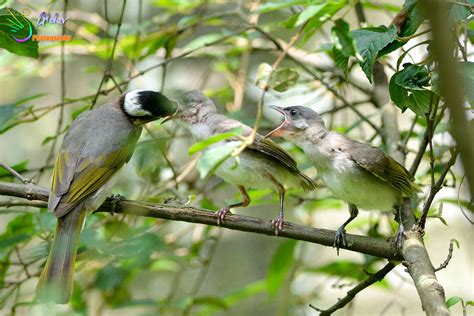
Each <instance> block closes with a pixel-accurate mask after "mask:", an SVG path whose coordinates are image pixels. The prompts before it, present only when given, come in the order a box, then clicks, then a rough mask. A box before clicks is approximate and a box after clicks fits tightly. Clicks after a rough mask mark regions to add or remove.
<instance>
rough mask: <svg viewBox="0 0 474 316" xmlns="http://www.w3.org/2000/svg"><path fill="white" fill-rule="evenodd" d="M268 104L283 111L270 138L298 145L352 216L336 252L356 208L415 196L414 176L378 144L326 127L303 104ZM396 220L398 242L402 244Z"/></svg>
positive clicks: (388, 206)
mask: <svg viewBox="0 0 474 316" xmlns="http://www.w3.org/2000/svg"><path fill="white" fill-rule="evenodd" d="M271 108H273V109H275V110H276V111H278V112H280V113H282V114H283V115H284V120H283V122H282V123H281V124H280V125H279V126H278V127H277V128H275V129H274V130H273V131H271V132H270V133H268V134H267V136H266V137H269V136H282V137H283V138H285V139H287V140H289V141H291V142H293V143H294V144H296V145H297V146H298V147H300V148H302V149H303V150H304V152H305V153H306V155H307V156H308V157H309V159H310V160H311V161H312V162H313V164H314V166H315V167H316V169H317V171H318V175H319V176H320V177H321V179H322V180H323V182H324V183H325V184H326V186H327V187H328V188H329V189H330V190H331V191H332V193H333V194H334V195H335V196H336V197H337V198H339V199H341V200H344V201H346V202H348V204H349V211H350V217H349V219H348V220H347V221H346V222H345V223H344V224H342V225H341V226H340V227H339V229H338V230H337V233H336V238H335V240H334V246H335V247H336V248H337V250H338V252H339V247H340V246H341V245H344V246H347V241H346V233H345V227H346V225H347V224H349V223H350V222H351V221H352V220H353V219H354V218H356V216H357V214H358V208H361V209H366V210H381V211H392V210H394V209H397V208H398V207H399V206H400V202H401V200H402V197H403V196H409V197H411V196H413V195H415V193H416V192H418V191H419V188H418V187H417V185H416V184H415V183H413V177H412V175H411V174H410V173H409V172H408V171H407V170H406V169H405V168H404V167H403V166H402V165H401V164H399V163H398V162H397V161H395V160H394V159H393V158H392V157H390V156H388V155H386V154H385V153H384V152H383V151H382V150H380V149H379V148H377V147H374V146H371V145H369V144H366V143H361V142H358V141H355V140H352V139H350V138H348V137H347V136H345V135H342V134H339V133H337V132H333V131H329V130H328V129H327V128H326V126H325V124H324V121H323V120H322V118H321V117H320V116H319V115H318V113H316V112H315V111H313V110H311V109H310V108H307V107H302V106H289V107H286V108H280V107H276V106H271ZM402 236H403V225H402V223H401V221H400V226H399V231H398V233H397V235H396V241H397V244H398V246H400V242H401V240H402V239H401V237H402Z"/></svg>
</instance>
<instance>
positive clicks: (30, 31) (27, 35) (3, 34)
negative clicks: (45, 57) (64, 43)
mask: <svg viewBox="0 0 474 316" xmlns="http://www.w3.org/2000/svg"><path fill="white" fill-rule="evenodd" d="M36 33H37V32H36V29H35V27H34V24H33V23H31V22H30V21H29V20H28V19H27V18H26V17H25V16H24V15H22V14H21V13H20V12H18V11H16V10H14V9H10V8H7V7H5V8H2V9H0V47H2V48H5V49H6V50H8V51H9V52H11V53H13V54H16V55H21V56H27V57H33V58H38V56H39V54H38V42H36V41H33V39H32V36H33V35H34V34H36ZM15 38H16V39H15Z"/></svg>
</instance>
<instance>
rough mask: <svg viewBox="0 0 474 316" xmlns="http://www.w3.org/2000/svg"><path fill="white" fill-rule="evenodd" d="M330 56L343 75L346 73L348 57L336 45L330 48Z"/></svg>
mask: <svg viewBox="0 0 474 316" xmlns="http://www.w3.org/2000/svg"><path fill="white" fill-rule="evenodd" d="M332 57H333V59H334V62H335V63H336V66H337V67H338V68H339V69H341V71H342V72H343V73H344V75H347V70H348V69H349V57H347V56H345V55H344V53H343V52H342V51H341V50H339V49H337V48H336V47H333V49H332Z"/></svg>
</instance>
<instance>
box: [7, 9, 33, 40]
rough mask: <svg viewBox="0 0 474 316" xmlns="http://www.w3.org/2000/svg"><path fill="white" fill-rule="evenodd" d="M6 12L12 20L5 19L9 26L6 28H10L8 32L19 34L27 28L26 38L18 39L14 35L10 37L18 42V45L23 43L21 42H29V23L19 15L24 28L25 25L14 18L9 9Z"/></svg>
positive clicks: (30, 34)
mask: <svg viewBox="0 0 474 316" xmlns="http://www.w3.org/2000/svg"><path fill="white" fill-rule="evenodd" d="M6 9H7V10H8V12H10V15H11V17H12V18H13V19H10V18H7V21H8V22H10V24H8V26H9V27H10V31H11V32H12V33H18V32H20V31H21V30H24V29H26V28H28V36H26V37H23V38H21V37H20V38H19V37H16V36H15V35H13V34H11V37H12V38H13V39H14V40H15V41H17V42H19V43H23V42H26V41H27V40H29V39H30V38H31V36H33V26H32V25H31V22H30V21H28V19H27V18H25V16H24V15H21V17H22V18H23V21H24V22H25V23H26V25H27V26H26V27H25V24H23V23H22V22H21V21H20V20H19V19H18V18H17V17H16V16H15V14H13V12H12V11H10V9H9V8H6Z"/></svg>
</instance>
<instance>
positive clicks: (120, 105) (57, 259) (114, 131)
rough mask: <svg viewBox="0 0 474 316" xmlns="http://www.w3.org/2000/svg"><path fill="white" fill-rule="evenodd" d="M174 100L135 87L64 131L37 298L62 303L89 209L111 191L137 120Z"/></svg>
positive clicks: (164, 112) (166, 112)
mask: <svg viewBox="0 0 474 316" xmlns="http://www.w3.org/2000/svg"><path fill="white" fill-rule="evenodd" d="M175 111H176V105H175V104H174V103H173V102H172V101H170V100H169V99H168V98H167V97H165V96H164V95H163V94H161V93H158V92H155V91H148V90H135V91H131V92H127V93H125V94H123V95H121V96H120V97H118V98H116V99H115V100H112V101H110V102H109V103H106V104H104V105H102V106H100V107H95V108H94V109H92V110H90V111H86V112H83V113H81V114H80V115H79V116H78V117H77V118H76V119H75V120H74V121H73V122H72V124H71V127H70V128H69V130H68V132H67V133H66V135H65V137H64V140H63V143H62V145H61V148H60V150H59V153H58V155H57V157H56V161H55V163H54V169H53V175H52V179H51V189H50V195H49V201H48V210H50V211H53V212H54V214H55V215H56V217H57V225H56V230H55V233H54V239H53V243H52V246H51V250H50V253H49V256H48V259H47V261H46V265H45V267H44V269H43V272H42V273H41V276H40V280H39V283H38V286H37V288H36V294H37V298H38V299H39V300H42V301H54V302H56V303H59V304H65V303H67V302H68V301H69V299H70V297H71V294H72V289H73V278H74V262H75V260H76V252H77V246H78V243H79V237H80V233H81V230H82V228H83V226H84V223H85V216H86V214H87V213H88V212H92V211H95V210H96V209H97V208H99V206H100V205H102V203H103V202H104V201H105V199H106V198H107V196H108V195H109V193H110V189H111V186H112V184H113V181H111V178H112V176H113V175H114V174H115V173H116V172H117V171H118V170H119V169H120V168H121V167H122V166H123V165H124V164H125V163H126V162H128V161H129V160H130V158H131V156H132V154H133V150H134V148H135V144H136V143H137V141H138V138H139V137H140V134H141V132H142V125H143V124H144V123H147V122H151V121H153V120H156V119H158V118H161V117H166V116H171V115H172V114H173V113H174V112H175Z"/></svg>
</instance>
